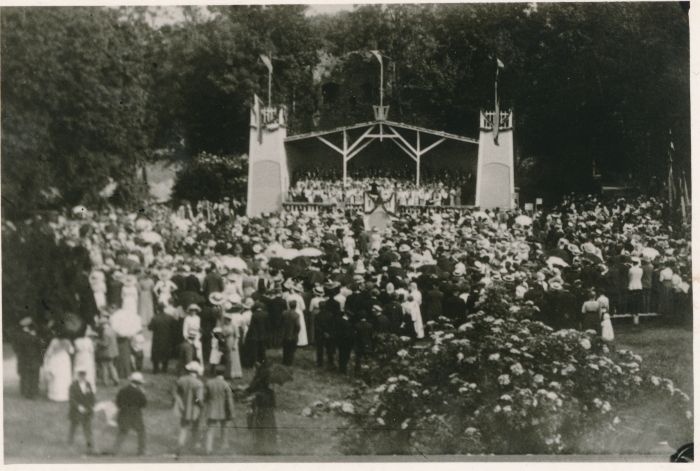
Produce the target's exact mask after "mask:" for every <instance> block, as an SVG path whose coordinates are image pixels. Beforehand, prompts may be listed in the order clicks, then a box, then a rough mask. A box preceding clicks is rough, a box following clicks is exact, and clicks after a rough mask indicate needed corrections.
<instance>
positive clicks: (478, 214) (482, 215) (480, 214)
mask: <svg viewBox="0 0 700 471" xmlns="http://www.w3.org/2000/svg"><path fill="white" fill-rule="evenodd" d="M472 216H474V218H475V219H490V218H489V215H488V214H486V213H485V212H483V211H477V212H475V213H474V214H472Z"/></svg>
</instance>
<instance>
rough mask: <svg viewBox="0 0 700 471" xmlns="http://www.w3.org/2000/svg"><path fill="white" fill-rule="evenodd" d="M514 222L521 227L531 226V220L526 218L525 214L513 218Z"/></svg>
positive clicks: (528, 217)
mask: <svg viewBox="0 0 700 471" xmlns="http://www.w3.org/2000/svg"><path fill="white" fill-rule="evenodd" d="M515 222H516V224H520V225H521V226H529V225H530V224H532V218H531V217H530V216H526V215H525V214H521V215H520V216H518V217H516V218H515Z"/></svg>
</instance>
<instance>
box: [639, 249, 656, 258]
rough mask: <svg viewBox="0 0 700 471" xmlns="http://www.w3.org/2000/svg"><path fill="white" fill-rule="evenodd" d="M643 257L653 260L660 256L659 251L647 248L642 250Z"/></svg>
mask: <svg viewBox="0 0 700 471" xmlns="http://www.w3.org/2000/svg"><path fill="white" fill-rule="evenodd" d="M642 255H643V256H644V257H649V258H650V259H652V260H653V259H655V258H656V257H658V256H659V251H658V250H656V249H654V248H652V247H646V248H645V249H644V250H642Z"/></svg>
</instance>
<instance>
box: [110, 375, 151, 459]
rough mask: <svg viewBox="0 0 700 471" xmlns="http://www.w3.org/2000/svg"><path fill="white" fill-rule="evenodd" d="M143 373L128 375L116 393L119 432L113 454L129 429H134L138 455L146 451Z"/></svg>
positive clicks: (145, 402)
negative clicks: (126, 383) (126, 382)
mask: <svg viewBox="0 0 700 471" xmlns="http://www.w3.org/2000/svg"><path fill="white" fill-rule="evenodd" d="M142 386H143V375H142V374H141V373H139V372H138V371H137V372H135V373H132V374H131V376H130V377H129V384H128V385H127V386H124V387H123V388H122V389H120V390H119V392H118V393H117V399H116V401H115V402H116V404H117V408H118V409H119V415H118V416H117V425H118V426H119V433H118V434H117V441H116V443H115V445H114V452H113V453H114V454H117V453H119V449H120V448H121V446H122V443H124V440H125V439H126V434H127V433H129V430H132V429H133V430H136V433H137V435H138V443H139V452H138V453H139V455H144V454H145V453H146V427H145V426H144V424H143V412H142V409H143V408H144V407H146V404H147V400H146V395H145V394H144V393H143V389H142Z"/></svg>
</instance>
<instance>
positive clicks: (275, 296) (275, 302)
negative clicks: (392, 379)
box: [267, 287, 287, 348]
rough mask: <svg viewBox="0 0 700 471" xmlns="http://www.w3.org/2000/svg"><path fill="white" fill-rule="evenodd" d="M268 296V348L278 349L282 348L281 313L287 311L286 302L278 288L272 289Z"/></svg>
mask: <svg viewBox="0 0 700 471" xmlns="http://www.w3.org/2000/svg"><path fill="white" fill-rule="evenodd" d="M270 295H271V296H270V298H268V301H267V315H268V337H269V341H270V345H269V346H270V347H273V348H280V347H281V346H282V313H283V312H284V311H285V309H287V302H286V301H285V300H284V298H283V297H282V290H280V289H279V287H274V288H272V289H271V290H270Z"/></svg>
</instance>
